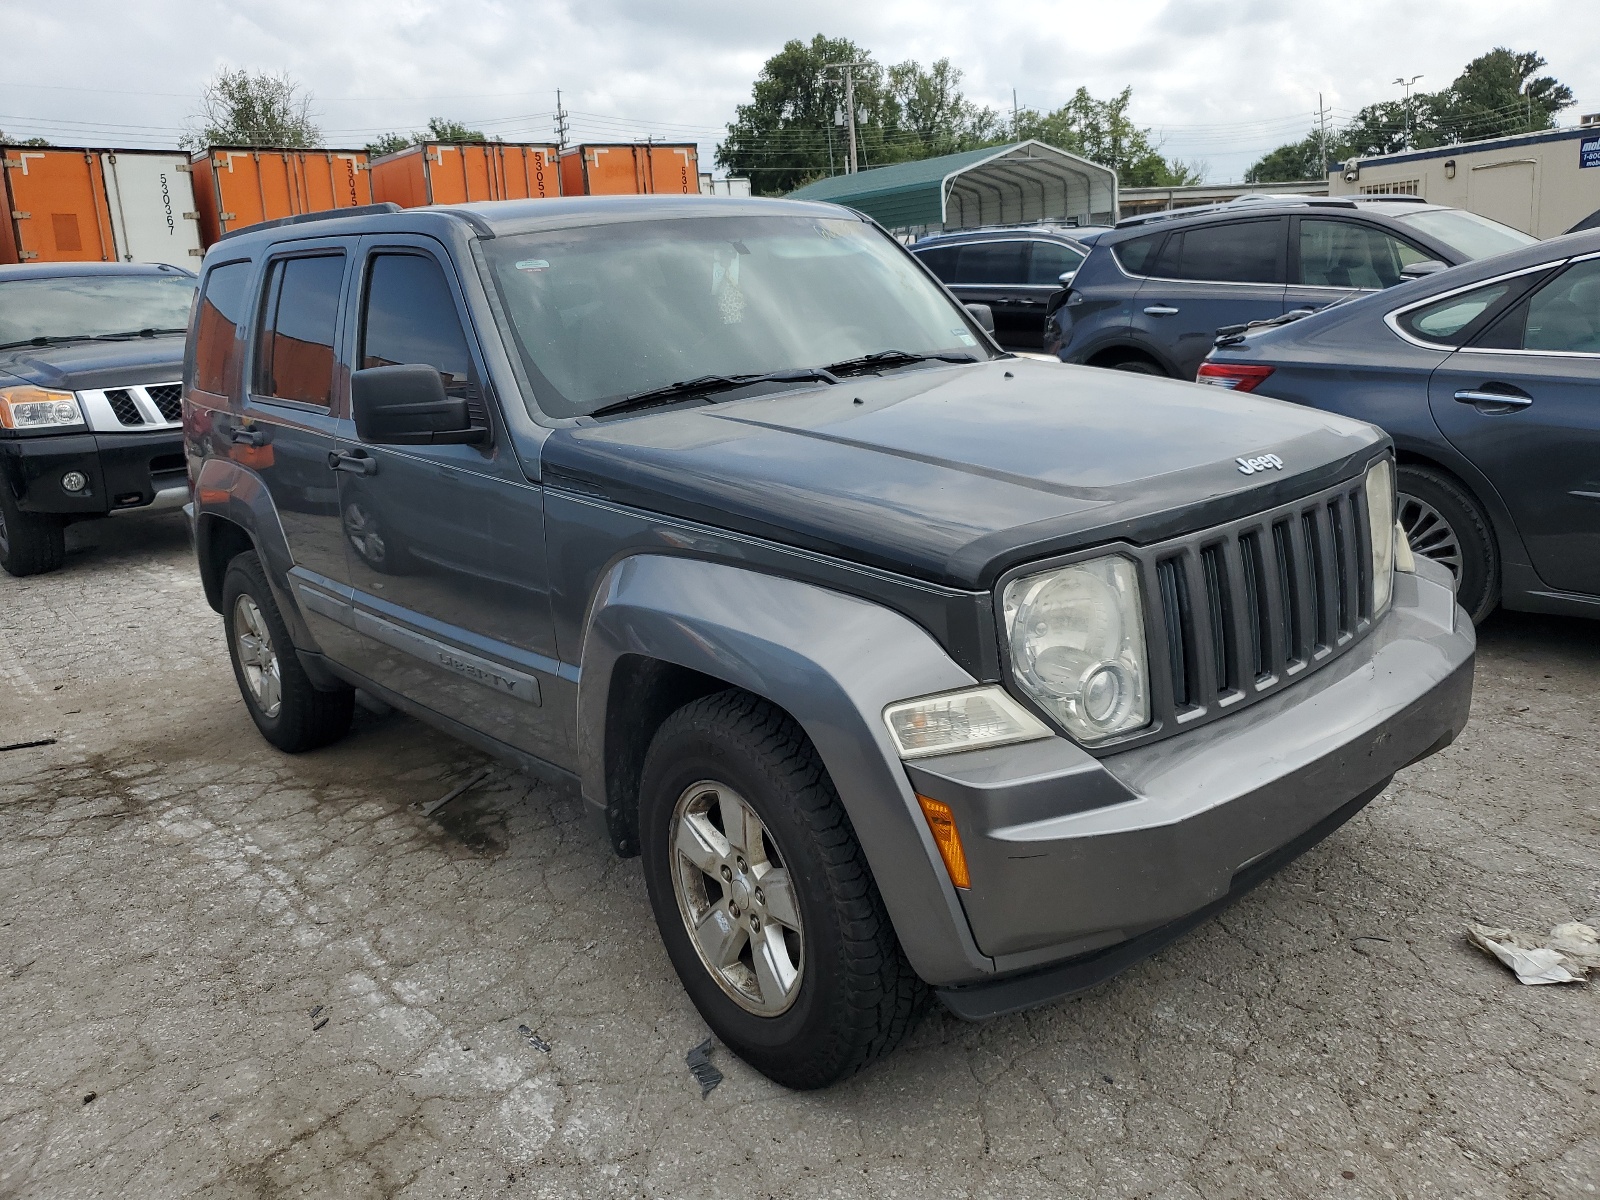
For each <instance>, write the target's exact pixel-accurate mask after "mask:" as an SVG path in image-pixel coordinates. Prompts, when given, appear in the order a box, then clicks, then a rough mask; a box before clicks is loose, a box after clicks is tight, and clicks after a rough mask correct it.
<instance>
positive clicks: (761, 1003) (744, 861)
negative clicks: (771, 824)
mask: <svg viewBox="0 0 1600 1200" xmlns="http://www.w3.org/2000/svg"><path fill="white" fill-rule="evenodd" d="M670 837H671V846H672V851H671V853H672V884H673V891H674V893H675V894H676V895H677V898H678V914H679V916H681V917H682V918H683V924H684V928H685V929H687V930H688V933H689V940H690V941H691V942H693V943H694V947H695V949H696V950H697V951H698V952H699V955H700V961H701V962H702V963H703V964H704V965H705V968H706V971H707V972H708V973H709V974H710V975H711V977H712V978H713V979H715V980H716V981H717V984H718V986H720V987H721V988H722V990H723V991H724V992H725V993H727V995H728V997H729V998H730V999H732V1000H733V1001H734V1003H736V1004H738V1005H739V1006H740V1007H741V1008H743V1009H744V1010H745V1011H746V1012H750V1013H754V1014H755V1015H757V1016H761V1017H775V1016H777V1015H778V1014H779V1013H782V1012H785V1011H787V1010H788V1008H789V1006H790V1005H792V1004H793V1003H794V1002H795V998H796V997H797V996H798V995H799V994H800V984H801V980H802V979H803V977H804V969H805V958H804V954H805V932H804V929H803V927H802V924H801V919H800V909H799V906H798V905H797V904H796V903H795V896H794V889H793V885H792V883H791V880H790V877H789V871H788V869H787V867H786V866H785V865H784V859H783V856H782V853H781V851H780V850H779V849H778V846H777V844H776V842H775V841H774V840H773V837H772V834H771V832H770V831H769V830H768V829H767V826H766V824H765V823H764V822H763V821H762V820H761V818H760V817H759V816H758V815H756V812H755V810H754V809H753V808H751V807H750V805H749V804H748V803H747V802H746V801H745V800H744V798H743V797H741V796H740V795H739V794H738V793H737V792H735V791H733V790H732V789H731V788H729V787H727V786H725V785H723V784H720V783H715V782H712V781H710V780H703V781H701V782H699V783H696V784H694V785H692V786H691V787H689V788H687V789H686V790H685V791H684V792H683V794H682V795H681V796H679V797H678V802H677V805H676V806H675V808H674V810H673V814H672V824H671V829H670Z"/></svg>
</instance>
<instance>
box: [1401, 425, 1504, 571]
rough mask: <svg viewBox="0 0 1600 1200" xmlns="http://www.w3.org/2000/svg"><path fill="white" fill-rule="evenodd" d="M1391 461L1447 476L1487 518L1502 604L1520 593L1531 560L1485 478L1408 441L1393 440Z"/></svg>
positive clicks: (1458, 459)
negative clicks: (1497, 557)
mask: <svg viewBox="0 0 1600 1200" xmlns="http://www.w3.org/2000/svg"><path fill="white" fill-rule="evenodd" d="M1394 458H1395V463H1396V465H1398V466H1402V467H1406V466H1412V467H1424V468H1426V469H1428V470H1430V471H1437V472H1439V473H1440V474H1441V475H1445V476H1448V477H1449V478H1450V479H1452V480H1453V481H1454V482H1455V483H1457V484H1458V485H1460V487H1461V488H1462V490H1464V491H1465V492H1466V493H1467V495H1468V496H1470V497H1472V499H1473V500H1474V501H1475V502H1476V503H1477V505H1478V507H1479V508H1481V509H1482V510H1483V512H1484V514H1485V515H1486V516H1487V517H1488V518H1489V527H1490V528H1491V529H1492V530H1493V531H1494V539H1495V546H1496V548H1497V549H1498V550H1499V552H1500V568H1501V572H1500V589H1501V600H1502V602H1504V601H1505V600H1506V599H1507V598H1508V597H1510V596H1511V594H1512V593H1513V592H1514V591H1517V590H1520V588H1521V586H1522V585H1521V584H1520V583H1519V582H1518V581H1519V580H1520V578H1521V576H1522V575H1524V574H1526V575H1531V574H1532V570H1533V568H1532V565H1531V560H1530V559H1529V557H1528V551H1527V547H1526V546H1524V545H1523V543H1522V534H1521V533H1520V532H1518V530H1517V525H1516V522H1515V521H1513V520H1512V518H1511V510H1510V509H1509V508H1508V507H1507V506H1506V503H1505V501H1504V500H1502V499H1501V498H1500V493H1499V492H1498V491H1497V490H1496V489H1495V486H1494V484H1493V483H1491V482H1490V481H1489V479H1488V477H1487V476H1485V475H1484V474H1483V473H1482V472H1480V471H1479V470H1478V469H1477V468H1476V467H1474V466H1473V465H1472V464H1471V463H1470V462H1468V461H1467V460H1465V459H1463V458H1461V457H1459V456H1457V455H1454V454H1449V453H1445V454H1441V453H1439V451H1438V449H1437V448H1436V447H1434V446H1430V445H1428V444H1426V443H1418V442H1415V441H1412V440H1411V439H1409V438H1408V439H1404V440H1402V439H1401V438H1398V437H1396V438H1395V448H1394Z"/></svg>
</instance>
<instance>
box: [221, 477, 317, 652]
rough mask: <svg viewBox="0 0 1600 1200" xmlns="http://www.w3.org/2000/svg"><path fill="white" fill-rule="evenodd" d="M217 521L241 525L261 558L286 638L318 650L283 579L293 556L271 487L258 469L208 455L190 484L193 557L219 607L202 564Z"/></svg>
mask: <svg viewBox="0 0 1600 1200" xmlns="http://www.w3.org/2000/svg"><path fill="white" fill-rule="evenodd" d="M216 521H224V522H227V523H228V524H231V525H236V526H238V527H239V528H240V529H242V530H244V532H245V535H246V536H247V537H249V539H250V541H251V543H252V544H253V545H254V546H255V550H256V554H257V555H259V556H260V558H261V565H262V567H264V568H265V570H266V575H267V585H268V586H269V587H271V588H272V598H273V599H274V600H275V601H277V604H278V611H279V612H280V613H282V614H283V619H284V623H285V624H286V625H287V626H288V627H289V637H290V640H291V641H293V642H294V644H295V648H296V649H299V650H305V651H309V652H311V653H314V654H320V653H321V647H320V646H318V644H317V641H316V639H315V638H314V637H312V636H311V631H310V629H308V628H307V627H306V622H305V618H304V617H303V616H302V615H301V613H300V606H299V605H298V604H296V603H295V600H294V596H293V595H292V594H291V592H290V589H289V588H287V587H285V586H284V584H283V580H285V579H287V578H288V576H289V569H290V568H291V567H293V566H294V556H293V555H292V554H291V553H290V552H289V539H288V537H287V536H286V535H285V534H284V532H283V522H282V521H280V520H279V519H278V510H277V507H276V506H275V505H274V504H273V503H272V493H271V492H269V491H268V490H267V485H266V484H265V483H264V482H262V479H261V477H260V476H259V475H257V474H256V473H255V472H254V471H251V470H249V469H248V468H246V467H242V466H240V465H239V464H238V463H236V462H233V461H232V460H231V459H226V458H209V459H207V460H206V461H205V463H204V464H203V465H202V466H201V468H200V475H199V478H198V479H196V480H195V488H194V547H195V557H196V559H197V561H198V562H199V563H200V568H201V569H200V575H201V578H202V579H203V580H205V581H206V599H207V600H209V601H211V605H212V607H213V608H216V609H218V611H220V610H221V580H220V579H218V580H216V581H214V582H213V581H212V580H211V579H210V577H209V576H208V573H207V572H206V569H205V563H206V558H207V555H208V554H209V552H210V548H211V539H212V537H213V535H214V525H213V523H214V522H216ZM213 590H216V591H217V593H218V594H217V595H216V596H213V595H212V594H211V593H212V591H213Z"/></svg>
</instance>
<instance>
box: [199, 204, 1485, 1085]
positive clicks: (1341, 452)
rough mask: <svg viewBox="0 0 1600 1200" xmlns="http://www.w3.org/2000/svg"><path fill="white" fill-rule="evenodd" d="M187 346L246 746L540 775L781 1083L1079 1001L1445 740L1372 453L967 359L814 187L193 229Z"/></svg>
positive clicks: (1430, 608) (1369, 434)
mask: <svg viewBox="0 0 1600 1200" xmlns="http://www.w3.org/2000/svg"><path fill="white" fill-rule="evenodd" d="M708 281H709V282H710V286H709V287H708V286H707V282H708ZM194 331H195V332H194V336H193V338H192V340H191V345H190V351H189V360H188V362H187V364H186V369H185V372H184V382H185V388H186V393H185V404H186V406H187V407H186V417H187V421H186V432H187V435H188V437H189V443H188V448H189V452H190V464H191V470H192V472H193V478H194V483H195V489H194V495H195V500H194V510H193V511H194V532H195V547H196V555H197V559H198V566H199V570H200V575H201V578H202V580H203V584H204V587H205V592H206V597H207V599H208V600H209V601H210V603H211V604H212V606H213V607H214V608H215V609H216V610H217V612H218V614H219V616H220V619H221V628H222V633H223V635H224V637H225V639H226V642H227V646H228V652H229V655H230V657H231V660H232V663H233V667H234V672H235V676H236V678H237V680H238V684H239V688H240V693H241V695H242V697H243V699H244V703H245V708H246V710H247V711H248V712H249V714H250V717H251V719H252V720H253V721H254V722H255V724H256V726H257V728H258V729H259V730H260V732H261V733H262V735H263V736H264V737H265V738H266V739H267V740H268V741H270V742H271V743H272V744H274V745H276V746H279V747H280V748H282V749H284V750H288V751H300V750H307V749H311V748H312V747H315V746H321V745H326V744H328V743H330V742H332V741H334V740H335V739H337V738H339V737H340V736H341V735H342V734H343V733H344V732H345V731H346V730H347V729H348V728H349V726H350V720H351V706H352V701H353V694H354V693H353V689H355V688H361V689H363V690H365V691H367V692H369V693H370V694H372V695H374V696H377V697H379V698H381V699H383V700H385V701H388V702H390V703H392V704H394V705H395V706H396V707H397V708H400V709H402V710H403V711H406V712H408V713H412V714H414V715H416V716H418V717H421V718H423V719H425V720H429V721H432V722H434V723H435V724H437V725H439V726H440V727H442V728H444V729H446V730H448V731H449V732H450V733H451V734H452V735H454V736H456V737H460V738H462V739H464V740H466V741H468V742H470V743H472V744H473V745H475V746H478V747H479V748H481V749H483V750H485V751H486V752H489V753H493V754H496V755H499V756H501V757H503V758H506V759H509V760H510V761H512V762H515V763H518V764H520V765H523V766H525V767H527V768H528V769H530V770H533V771H537V772H539V773H540V774H542V775H544V776H545V777H551V776H554V777H557V778H561V779H565V780H567V781H568V782H574V781H575V782H576V783H577V784H578V786H579V789H580V790H581V793H582V796H583V802H584V809H585V811H586V813H587V814H588V816H589V817H590V818H591V819H592V820H593V822H594V825H595V827H596V831H597V833H599V834H600V836H602V837H604V838H605V839H606V841H607V843H608V844H609V845H611V846H612V847H614V848H615V849H616V851H617V852H618V853H620V854H624V855H634V854H639V855H642V857H643V878H644V881H645V888H646V892H647V894H648V896H649V901H650V904H651V907H652V909H653V911H654V913H655V918H656V922H657V924H658V927H659V929H660V932H661V935H662V939H663V941H664V943H665V945H666V949H667V953H668V958H669V959H670V961H671V962H672V964H673V966H674V968H675V969H676V971H677V973H678V976H679V978H680V979H681V980H682V982H683V986H684V988H685V990H686V992H687V993H688V995H689V997H690V998H691V999H692V1000H693V1002H694V1004H695V1005H696V1006H697V1007H698V1008H699V1010H700V1012H701V1014H702V1015H703V1016H704V1018H705V1020H706V1021H707V1022H708V1023H709V1024H710V1026H711V1028H712V1030H713V1031H714V1033H715V1034H716V1036H717V1037H718V1038H719V1039H720V1040H721V1041H722V1042H723V1043H724V1044H725V1045H727V1046H728V1047H729V1048H730V1049H732V1050H734V1051H735V1052H736V1053H738V1054H740V1055H741V1056H743V1057H744V1058H745V1059H746V1060H747V1061H748V1062H750V1063H752V1064H753V1065H754V1066H755V1067H756V1068H757V1069H759V1070H761V1071H763V1072H765V1073H766V1074H767V1075H769V1076H770V1077H771V1078H773V1079H776V1080H778V1081H779V1082H781V1083H784V1084H786V1085H788V1086H791V1087H821V1086H825V1085H827V1084H829V1083H831V1082H833V1081H835V1080H837V1079H840V1078H842V1077H844V1076H845V1075H848V1074H850V1073H851V1072H853V1071H855V1070H857V1069H859V1068H860V1067H862V1066H864V1065H865V1064H866V1063H868V1062H870V1061H872V1060H873V1059H874V1058H876V1057H878V1056H879V1055H881V1054H883V1053H885V1052H887V1051H888V1050H889V1049H891V1048H892V1047H893V1046H894V1045H895V1044H896V1043H897V1042H898V1041H899V1040H900V1039H901V1038H902V1037H904V1036H905V1034H906V1033H907V1032H908V1031H909V1029H910V1028H911V1027H912V1025H913V1024H914V1022H915V1021H916V1019H917V1017H918V1014H919V1013H920V1012H921V1010H922V1008H923V1001H924V1000H925V998H927V997H928V994H929V992H930V991H932V992H933V993H934V994H935V995H937V996H938V997H939V998H940V999H941V1000H943V1002H944V1003H945V1004H946V1005H947V1006H948V1007H949V1008H951V1009H952V1010H953V1011H955V1012H957V1013H959V1014H961V1015H962V1016H965V1017H969V1018H978V1017H985V1016H993V1015H997V1014H999V1013H1003V1012H1010V1011H1014V1010H1016V1009H1020V1008H1025V1007H1028V1006H1031V1005H1036V1004H1041V1003H1044V1002H1046V1001H1049V1000H1052V999H1055V998H1057V997H1060V996H1063V995H1068V994H1071V993H1074V992H1077V991H1081V990H1083V989H1085V988H1087V987H1090V986H1093V985H1094V984H1096V983H1098V982H1100V981H1101V980H1104V979H1106V978H1109V977H1110V976H1111V975H1113V974H1115V973H1116V972H1117V971H1119V970H1121V969H1122V968H1123V967H1125V966H1127V965H1129V964H1130V963H1132V962H1134V961H1136V960H1137V959H1139V958H1140V957H1142V956H1143V955H1146V954H1148V953H1151V952H1152V951H1154V950H1155V949H1156V948H1157V947H1159V946H1161V945H1164V944H1166V943H1167V942H1169V941H1171V940H1172V939H1173V938H1176V937H1178V936H1180V935H1182V934H1183V933H1184V932H1185V931H1186V930H1188V929H1190V928H1192V927H1193V926H1194V925H1195V924H1196V923H1198V922H1199V921H1200V920H1203V919H1204V918H1205V917H1206V916H1207V915H1208V914H1210V913H1212V912H1215V911H1217V910H1218V909H1219V908H1220V907H1222V906H1223V905H1225V904H1227V903H1228V902H1229V901H1230V900H1231V899H1233V898H1236V897H1237V896H1239V895H1241V894H1242V893H1243V892H1244V891H1246V890H1248V889H1249V888H1250V887H1252V886H1253V885H1254V884H1256V883H1257V882H1259V881H1260V880H1261V879H1263V878H1265V877H1266V876H1267V875H1269V874H1270V873H1271V872H1272V871H1274V870H1276V869H1277V868H1278V867H1280V866H1282V865H1283V864H1284V863H1286V862H1288V861H1290V860H1291V859H1293V858H1294V857H1295V856H1296V855H1297V854H1299V853H1300V852H1301V851H1303V850H1304V849H1306V848H1307V847H1308V846H1310V845H1313V844H1315V843H1316V842H1317V841H1319V840H1320V839H1321V838H1323V837H1325V836H1327V835H1328V834H1329V833H1330V832H1332V831H1333V830H1334V829H1336V828H1337V827H1338V826H1339V825H1340V824H1341V823H1342V822H1344V821H1345V820H1346V819H1348V818H1349V817H1350V816H1351V815H1352V814H1353V813H1355V812H1357V811H1358V810H1359V809H1360V808H1361V807H1362V806H1363V805H1365V804H1366V803H1367V802H1368V801H1369V800H1371V799H1372V798H1373V797H1374V796H1376V795H1377V794H1378V793H1379V792H1380V791H1381V790H1382V789H1383V788H1384V787H1385V786H1386V785H1387V783H1388V781H1389V779H1390V778H1391V777H1392V776H1393V775H1394V773H1395V772H1396V771H1398V770H1400V769H1401V768H1403V767H1405V766H1407V765H1408V764H1410V763H1412V762H1415V761H1417V760H1418V759H1420V758H1424V757H1426V756H1427V755H1429V754H1432V753H1434V752H1435V751H1437V750H1439V749H1442V748H1443V747H1444V746H1446V745H1448V744H1449V742H1450V741H1451V740H1452V739H1453V738H1454V737H1455V735H1456V734H1457V733H1458V732H1459V731H1460V730H1461V728H1462V727H1463V725H1464V723H1465V721H1466V719H1467V712H1468V706H1469V703H1470V700H1471V694H1472V670H1473V665H1472V664H1473V654H1474V645H1475V643H1474V638H1473V631H1472V628H1471V625H1470V623H1469V622H1468V621H1467V620H1466V618H1465V616H1464V614H1461V613H1460V611H1459V609H1458V608H1457V606H1456V603H1455V597H1454V594H1453V591H1452V587H1451V580H1450V576H1449V574H1448V572H1446V571H1445V570H1443V569H1442V568H1440V567H1439V566H1438V565H1437V564H1434V563H1431V562H1428V561H1426V560H1422V561H1412V560H1411V558H1410V556H1409V555H1407V554H1406V553H1405V547H1404V543H1403V541H1402V539H1401V538H1400V537H1399V536H1398V535H1397V533H1396V526H1395V522H1394V516H1393V470H1394V467H1393V458H1392V455H1391V447H1390V442H1389V439H1388V438H1387V437H1386V436H1385V435H1384V434H1383V432H1382V431H1381V430H1379V429H1376V428H1375V427H1373V426H1372V425H1369V424H1366V423H1363V422H1358V421H1346V420H1342V419H1340V418H1336V417H1330V416H1328V415H1327V414H1325V413H1311V412H1307V411H1305V410H1303V409H1299V408H1296V407H1294V406H1293V405H1288V404H1280V403H1276V402H1272V401H1262V400H1258V399H1254V398H1252V397H1249V396H1242V397H1232V396H1227V395H1224V394H1220V393H1216V392H1212V391H1210V390H1208V389H1204V388H1198V387H1194V386H1193V385H1191V384H1180V383H1174V382H1169V381H1162V380H1151V379H1136V378H1133V377H1130V376H1126V375H1115V374H1112V373H1110V372H1104V371H1091V370H1086V369H1083V368H1072V367H1062V366H1059V365H1057V364H1053V363H1041V362H1032V361H1028V360H1026V359H1019V358H1017V357H1014V356H1011V355H1001V354H998V353H996V352H995V350H994V348H993V347H992V346H991V344H990V342H989V339H988V338H987V337H985V336H984V335H983V333H982V329H981V327H980V325H979V324H978V323H977V322H976V321H975V320H974V319H973V318H972V317H971V316H970V314H968V313H967V312H966V311H964V310H963V309H962V307H961V306H960V305H959V304H958V303H956V302H955V301H954V299H953V298H952V296H951V295H950V294H949V292H948V291H947V290H946V289H944V288H943V287H940V286H938V284H937V283H936V282H935V281H934V280H933V279H932V278H931V277H930V276H929V275H928V273H927V272H926V270H925V269H924V268H923V267H921V266H919V265H918V264H917V263H916V262H915V261H914V260H913V259H912V257H911V256H910V255H909V254H908V253H907V252H906V251H905V250H904V249H903V248H902V247H901V246H900V245H899V244H898V243H896V242H895V241H894V239H893V238H891V237H890V236H889V235H888V234H886V233H885V232H884V231H883V230H881V229H880V228H878V227H877V226H876V225H874V224H873V223H871V222H870V221H867V220H864V219H863V218H861V217H859V216H857V215H856V214H853V213H851V212H850V211H848V210H847V209H843V208H837V207H834V206H832V205H824V204H807V203H801V202H795V201H784V200H735V199H721V198H709V197H700V196H694V197H672V196H660V195H657V196H618V197H579V198H568V199H552V200H535V201H504V202H500V203H496V204H472V205H465V206H462V207H459V208H452V207H448V206H436V207H428V208H412V209H407V210H405V211H404V212H376V211H371V212H368V213H366V214H364V215H352V216H338V215H335V214H329V215H328V217H326V218H324V219H313V220H302V221H301V222H300V223H297V224H292V225H290V224H278V225H273V226H270V227H264V228H258V229H256V230H254V231H246V232H242V233H240V234H239V235H237V236H234V237H229V238H227V239H225V240H223V241H222V242H219V243H218V244H217V245H216V246H213V247H212V248H211V250H210V252H209V254H208V255H207V257H206V261H205V275H204V280H203V283H202V291H201V298H200V301H199V303H198V305H197V306H196V315H195V319H194ZM318 475H320V482H319V481H318V480H317V476H318ZM375 531H376V532H377V533H378V535H379V537H378V540H379V541H380V542H381V543H382V544H381V546H375V545H374V543H373V537H374V532H375ZM194 636H196V637H201V636H204V634H203V631H201V630H195V631H194ZM516 919H517V918H516V915H515V913H514V911H513V912H511V913H508V915H507V920H508V921H511V922H513V923H514V922H515V921H516ZM612 999H613V1000H614V998H612ZM607 1002H611V1001H607Z"/></svg>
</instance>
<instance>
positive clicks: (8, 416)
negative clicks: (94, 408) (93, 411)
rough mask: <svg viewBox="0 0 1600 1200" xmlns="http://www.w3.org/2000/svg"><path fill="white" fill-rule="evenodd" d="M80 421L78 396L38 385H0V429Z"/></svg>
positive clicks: (59, 426) (63, 425)
mask: <svg viewBox="0 0 1600 1200" xmlns="http://www.w3.org/2000/svg"><path fill="white" fill-rule="evenodd" d="M82 424H83V412H82V411H81V410H80V409H79V408H78V398H77V397H76V396H75V395H73V394H72V393H71V392H55V391H51V390H49V389H48V388H40V387H28V386H23V387H8V388H0V428H5V429H65V428H69V427H71V426H74V425H82Z"/></svg>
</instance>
